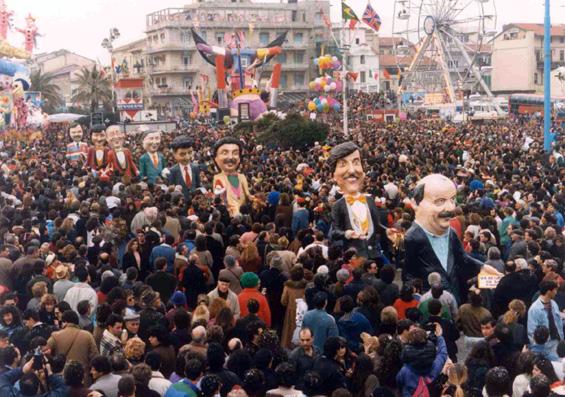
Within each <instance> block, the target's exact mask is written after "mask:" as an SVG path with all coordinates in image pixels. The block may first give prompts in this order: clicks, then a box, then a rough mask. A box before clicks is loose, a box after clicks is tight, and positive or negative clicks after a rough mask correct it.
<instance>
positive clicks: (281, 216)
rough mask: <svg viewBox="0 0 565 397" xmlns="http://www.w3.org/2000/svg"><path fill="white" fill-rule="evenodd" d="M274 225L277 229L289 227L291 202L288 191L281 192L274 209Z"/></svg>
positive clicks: (290, 223) (290, 222)
mask: <svg viewBox="0 0 565 397" xmlns="http://www.w3.org/2000/svg"><path fill="white" fill-rule="evenodd" d="M275 225H276V226H277V230H278V229H280V228H281V227H286V228H288V229H290V226H291V225H292V203H291V200H290V197H289V195H288V193H281V196H280V199H279V203H278V204H277V209H276V210H275Z"/></svg>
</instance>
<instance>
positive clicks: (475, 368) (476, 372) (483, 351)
mask: <svg viewBox="0 0 565 397" xmlns="http://www.w3.org/2000/svg"><path fill="white" fill-rule="evenodd" d="M495 362H496V361H495V359H494V353H493V351H492V348H491V347H490V346H489V344H488V342H487V341H485V340H483V341H480V342H478V343H477V344H475V345H474V346H473V349H472V350H471V353H469V356H468V357H467V360H466V361H465V365H466V366H467V370H468V381H467V393H468V395H469V396H470V397H482V395H483V394H482V393H483V387H484V386H485V375H486V373H487V371H488V370H489V368H492V367H494V364H495Z"/></svg>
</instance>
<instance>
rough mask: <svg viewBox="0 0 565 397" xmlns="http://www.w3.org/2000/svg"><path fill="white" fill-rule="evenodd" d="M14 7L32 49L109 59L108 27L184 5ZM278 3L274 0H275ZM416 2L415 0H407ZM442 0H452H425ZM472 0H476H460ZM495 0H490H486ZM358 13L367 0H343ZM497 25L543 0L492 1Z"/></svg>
mask: <svg viewBox="0 0 565 397" xmlns="http://www.w3.org/2000/svg"><path fill="white" fill-rule="evenodd" d="M5 1H6V4H7V5H8V8H9V9H12V10H13V11H14V12H15V17H14V25H15V26H17V27H21V26H24V23H25V21H24V18H25V16H26V15H27V14H28V13H30V12H31V13H32V15H33V16H35V17H36V18H37V25H38V27H39V32H40V33H41V34H42V36H41V37H38V39H37V42H38V49H37V50H36V52H48V51H54V50H58V49H62V48H65V49H69V50H71V51H74V52H76V53H78V54H81V55H84V56H87V57H89V58H92V59H95V60H99V61H100V62H102V63H107V62H108V60H109V55H108V53H107V52H106V50H104V49H103V48H102V47H101V46H100V43H101V42H102V39H103V38H104V37H107V36H108V30H109V28H111V27H117V28H118V29H119V30H120V32H121V34H122V37H121V38H120V39H119V40H118V41H117V42H116V43H115V45H121V44H125V43H127V42H128V41H131V40H135V39H138V38H142V37H144V34H143V31H144V29H145V15H146V14H148V13H151V12H153V11H157V10H160V9H163V8H168V7H182V6H183V5H184V4H187V3H188V2H189V1H188V2H187V1H183V0H88V1H87V0H5ZM273 1H275V2H277V1H276V0H273ZM330 1H331V5H332V7H331V8H332V20H334V21H338V20H339V16H340V10H341V9H340V0H330ZM411 1H412V2H416V1H419V0H411ZM425 1H426V2H428V1H440V2H441V1H445V2H450V1H454V0H425ZM467 1H476V0H464V2H467ZM490 1H493V0H490ZM346 2H347V3H348V4H349V5H350V6H351V7H352V8H353V9H354V11H355V12H356V13H357V14H358V15H359V16H360V15H361V14H362V13H363V10H364V8H365V6H366V4H367V0H346ZM371 3H372V6H373V7H374V8H375V10H376V11H377V13H379V15H380V16H381V19H382V20H383V25H382V28H381V35H390V34H391V32H392V14H393V7H394V0H371ZM564 5H565V0H552V2H551V6H552V21H553V23H565V6H564ZM496 9H497V16H498V20H497V25H498V29H500V28H501V27H502V25H503V24H506V23H510V22H535V23H543V15H544V11H543V0H496ZM8 39H9V41H10V42H11V43H12V44H15V45H18V46H20V45H21V44H22V42H23V36H22V35H21V34H19V33H17V32H15V31H14V30H12V31H11V32H9V37H8Z"/></svg>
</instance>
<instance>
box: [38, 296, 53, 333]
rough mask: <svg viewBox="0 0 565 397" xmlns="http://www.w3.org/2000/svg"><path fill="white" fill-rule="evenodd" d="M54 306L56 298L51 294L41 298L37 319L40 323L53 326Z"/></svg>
mask: <svg viewBox="0 0 565 397" xmlns="http://www.w3.org/2000/svg"><path fill="white" fill-rule="evenodd" d="M55 305H57V298H56V297H55V295H53V294H45V295H43V296H42V297H41V302H40V304H39V319H40V320H41V322H42V323H45V324H48V325H53V326H54V325H55V319H56V318H55Z"/></svg>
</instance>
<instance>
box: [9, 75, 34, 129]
mask: <svg viewBox="0 0 565 397" xmlns="http://www.w3.org/2000/svg"><path fill="white" fill-rule="evenodd" d="M29 87H30V81H29V77H28V76H24V75H22V74H19V73H17V74H16V75H14V81H13V83H12V99H13V118H14V125H15V126H16V129H18V130H22V129H24V128H25V127H26V125H27V116H28V113H29V111H28V110H29V109H28V106H27V103H26V101H25V95H24V91H27V90H28V89H29Z"/></svg>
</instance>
